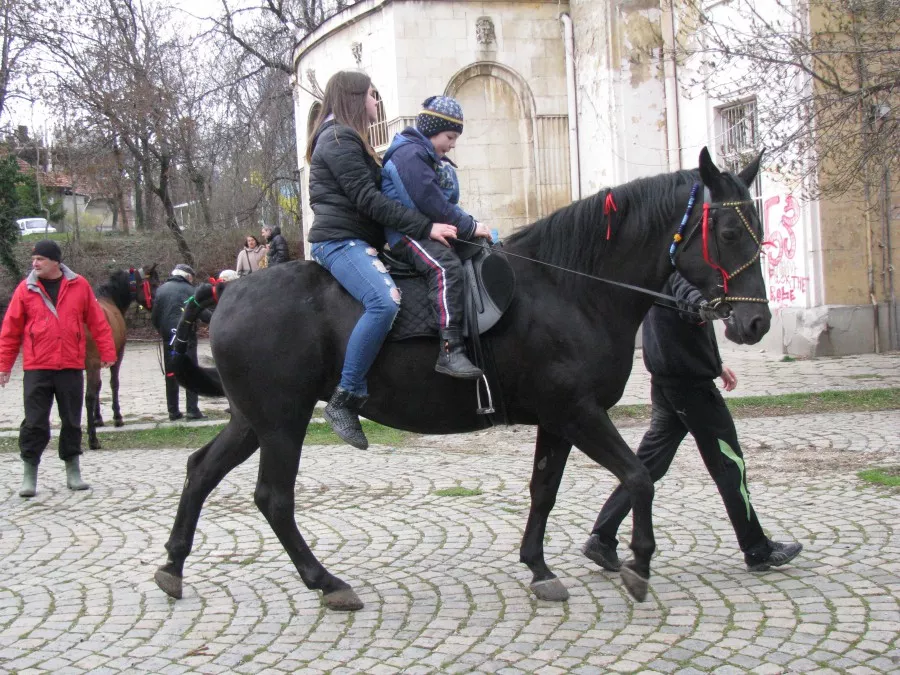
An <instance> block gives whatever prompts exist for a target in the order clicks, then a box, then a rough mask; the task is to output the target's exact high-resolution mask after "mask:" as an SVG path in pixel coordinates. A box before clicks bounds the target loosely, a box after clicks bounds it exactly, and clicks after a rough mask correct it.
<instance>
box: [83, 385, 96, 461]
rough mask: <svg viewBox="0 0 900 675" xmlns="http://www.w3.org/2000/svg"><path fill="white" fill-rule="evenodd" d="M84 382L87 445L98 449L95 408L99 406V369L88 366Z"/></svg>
mask: <svg viewBox="0 0 900 675" xmlns="http://www.w3.org/2000/svg"><path fill="white" fill-rule="evenodd" d="M85 380H86V381H85V383H84V409H85V412H87V432H88V447H89V448H90V449H91V450H99V449H100V440H99V439H98V438H97V428H96V427H97V410H98V408H99V406H100V369H99V368H88V369H87V377H86V378H85Z"/></svg>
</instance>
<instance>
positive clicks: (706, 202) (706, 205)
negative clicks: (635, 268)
mask: <svg viewBox="0 0 900 675" xmlns="http://www.w3.org/2000/svg"><path fill="white" fill-rule="evenodd" d="M699 187H700V184H699V183H694V185H693V187H692V188H691V196H690V199H688V205H687V208H686V210H685V213H684V217H683V218H682V219H681V224H680V225H679V227H678V231H677V232H676V233H675V236H674V238H673V242H672V245H671V247H670V248H669V260H670V261H671V262H672V266H673V267H674V266H675V260H676V258H677V257H678V255H679V254H680V253H681V252H682V251H683V250H684V249H685V248H687V245H688V243H689V242H690V240H691V239H692V238H693V237H694V235H695V234H696V233H697V230H698V229H699V230H700V233H701V237H702V246H703V260H704V262H706V264H707V265H709V266H710V267H712V268H713V269H714V270H716V271H717V272H718V273H719V274H720V275H721V276H722V283H721V284H719V287H720V288H721V289H722V295H720V296H718V297H715V298H712V299H711V300H709V304H710V306H711V307H712V308H713V309H715V308H717V307H719V306H720V305H728V304H729V303H732V302H759V303H763V304H768V303H769V301H768V299H767V298H755V297H748V296H738V295H728V281H729V279H734V278H735V277H736V276H738V275H739V274H741V273H742V272H744V271H746V270H747V269H749V268H750V267H752V266H753V264H754V263H756V261H757V260H759V256H760V254H761V253H762V247H763V245H764V244H765V242H763V241H762V240H761V239H760V237H759V234H758V233H757V232H756V231H754V229H753V227H752V226H751V225H750V221H749V220H748V219H747V216H746V214H745V213H744V211H743V207H745V206H748V205H752V204H753V200H752V199H742V200H737V201H730V202H713V201H711V200H712V197H711V195H710V192H709V188H707V187H706V186H704V187H703V214H702V215H701V217H700V219H699V220H698V221H697V222H696V223H695V224H694V227H693V228H691V231H690V232H689V233H688V235H687V236H686V237H685V236H684V228H685V227H686V226H687V223H688V221H689V220H690V217H691V212H692V210H693V207H694V201H695V199H696V196H697V191H698V189H699ZM718 209H734V212H735V213H736V214H737V216H738V218H739V219H740V221H741V223H743V225H744V229H746V230H747V232H748V233H749V235H750V237H751V238H752V239H753V241H754V242H756V251H755V252H754V254H753V255H752V256H751V257H750V259H749V260H748V261H747V262H745V263H744V264H743V265H740V266H739V267H738V268H737V269H735V270H734V271H732V272H729V271H728V270H726V269H725V268H724V267H722V266H721V265H720V264H719V263H718V262H717V260H714V259H713V258H712V256H710V253H709V233H710V229H711V224H710V218H709V212H710V211H714V210H718ZM714 226H715V218H713V223H712V227H714ZM682 242H683V245H682V246H680V247H679V244H681V243H682ZM717 252H718V251H717Z"/></svg>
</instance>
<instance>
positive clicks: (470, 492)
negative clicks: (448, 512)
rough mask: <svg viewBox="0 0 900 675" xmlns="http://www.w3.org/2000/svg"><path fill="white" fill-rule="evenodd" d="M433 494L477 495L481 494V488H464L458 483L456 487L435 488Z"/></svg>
mask: <svg viewBox="0 0 900 675" xmlns="http://www.w3.org/2000/svg"><path fill="white" fill-rule="evenodd" d="M432 494H436V495H437V496H438V497H477V496H478V495H480V494H481V490H480V489H478V488H474V489H471V488H464V487H461V486H459V485H457V486H456V487H452V488H444V489H443V490H435V491H434V492H433V493H432Z"/></svg>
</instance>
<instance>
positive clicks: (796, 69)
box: [675, 0, 900, 196]
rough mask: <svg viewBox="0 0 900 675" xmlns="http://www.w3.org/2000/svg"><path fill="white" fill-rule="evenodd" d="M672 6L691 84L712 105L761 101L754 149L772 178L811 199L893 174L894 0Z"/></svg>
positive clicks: (896, 110) (897, 133) (736, 0)
mask: <svg viewBox="0 0 900 675" xmlns="http://www.w3.org/2000/svg"><path fill="white" fill-rule="evenodd" d="M675 6H676V9H677V10H678V11H679V12H680V16H681V19H682V25H681V28H682V30H681V31H680V34H681V36H682V39H681V40H680V43H679V44H678V47H677V52H678V53H677V57H678V58H679V59H680V60H681V62H682V63H684V64H687V65H688V66H693V67H694V68H695V71H696V72H697V75H696V76H695V77H694V78H693V79H692V82H691V84H693V85H694V86H696V87H703V88H705V89H706V90H707V91H708V92H709V93H711V94H712V95H713V96H715V97H718V98H725V97H730V98H731V99H736V98H739V97H741V96H742V95H757V96H758V100H757V109H758V114H759V133H760V138H759V141H760V142H761V143H762V144H764V145H765V146H766V147H767V156H768V160H769V163H770V164H771V165H772V166H773V168H774V169H775V170H776V171H780V172H782V173H783V174H785V175H786V176H789V177H791V178H795V179H797V178H800V179H806V188H807V191H808V192H809V193H810V194H811V195H812V196H819V195H843V194H846V193H847V192H848V191H851V190H853V191H859V189H860V188H861V187H862V185H863V184H864V183H865V182H866V179H865V176H866V175H867V173H869V172H871V171H872V168H873V167H886V168H887V169H888V170H889V171H890V172H891V173H893V174H894V175H900V173H898V172H897V169H898V168H900V153H898V152H897V148H898V147H900V4H898V3H897V2H896V0H810V1H809V2H797V1H796V0H771V1H770V2H769V3H767V4H766V5H765V9H762V8H763V4H762V3H760V2H758V0H732V2H730V3H726V4H724V5H722V4H720V3H716V5H714V7H715V8H714V9H706V7H710V5H709V3H708V2H705V1H704V0H675ZM723 73H730V74H731V75H729V76H723ZM879 170H880V169H879Z"/></svg>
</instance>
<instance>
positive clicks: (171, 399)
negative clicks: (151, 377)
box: [163, 345, 200, 415]
mask: <svg viewBox="0 0 900 675" xmlns="http://www.w3.org/2000/svg"><path fill="white" fill-rule="evenodd" d="M163 349H164V350H165V355H166V358H165V366H166V407H167V408H168V409H169V414H170V415H176V414H178V413H179V412H180V410H179V407H178V389H179V386H178V381H177V380H176V379H175V375H173V374H172V356H171V354H169V346H168V345H163ZM185 353H186V354H187V356H188V357H189V358H190V359H191V360H192V361H193V362H194V363H197V345H190V346H188V348H187V351H186V352H185ZM184 400H185V407H186V408H187V413H188V415H197V414H199V413H200V408H199V407H198V406H197V392H194V391H191V390H189V389H185V390H184Z"/></svg>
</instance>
